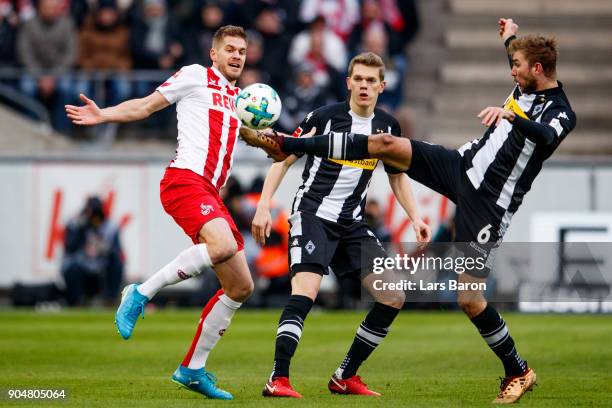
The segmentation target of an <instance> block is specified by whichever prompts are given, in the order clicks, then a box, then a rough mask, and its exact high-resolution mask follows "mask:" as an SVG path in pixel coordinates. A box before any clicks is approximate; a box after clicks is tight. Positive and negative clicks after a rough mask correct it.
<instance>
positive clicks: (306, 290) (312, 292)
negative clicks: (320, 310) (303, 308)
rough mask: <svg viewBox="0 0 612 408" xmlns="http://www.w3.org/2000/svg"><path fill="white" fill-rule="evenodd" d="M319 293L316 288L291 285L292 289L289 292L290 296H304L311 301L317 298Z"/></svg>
mask: <svg viewBox="0 0 612 408" xmlns="http://www.w3.org/2000/svg"><path fill="white" fill-rule="evenodd" d="M318 293H319V288H318V287H313V286H308V285H293V289H292V290H291V295H299V296H306V297H308V298H310V299H312V301H314V300H315V299H316V298H317V294H318Z"/></svg>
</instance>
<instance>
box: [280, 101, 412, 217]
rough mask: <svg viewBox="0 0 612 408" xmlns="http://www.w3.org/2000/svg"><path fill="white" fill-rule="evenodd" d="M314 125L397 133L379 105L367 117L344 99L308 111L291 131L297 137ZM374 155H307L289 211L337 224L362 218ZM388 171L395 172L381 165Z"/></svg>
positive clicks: (324, 128) (323, 130) (335, 129)
mask: <svg viewBox="0 0 612 408" xmlns="http://www.w3.org/2000/svg"><path fill="white" fill-rule="evenodd" d="M313 127H316V129H317V134H327V133H329V132H330V131H331V132H353V133H360V134H364V135H370V134H373V133H391V134H392V135H395V136H401V129H400V126H399V124H398V122H397V120H395V118H394V117H393V116H391V115H389V114H388V113H386V112H384V111H383V110H381V109H374V113H373V114H372V115H371V116H370V117H367V118H364V117H361V116H358V115H357V114H355V113H354V112H353V111H352V110H351V109H350V106H349V103H348V101H344V102H339V103H335V104H331V105H327V106H324V107H321V108H319V109H316V110H314V111H313V112H310V113H309V114H308V115H306V117H305V118H304V120H303V121H302V123H301V124H300V126H299V127H298V128H297V129H296V130H295V132H294V133H293V135H294V136H296V137H299V136H301V135H303V134H306V133H308V132H309V131H310V130H311V129H312V128H313ZM377 163H378V159H362V160H351V161H347V160H336V159H325V158H321V157H315V156H312V155H309V156H308V157H307V159H306V165H305V166H304V171H303V173H302V185H301V186H300V187H299V188H298V191H297V194H296V196H295V199H294V201H293V206H292V213H296V212H298V211H299V212H305V213H310V214H314V215H316V216H317V217H319V218H323V219H325V220H328V221H332V222H338V223H341V224H351V223H353V222H354V221H359V220H362V218H363V209H364V207H365V201H366V194H367V189H368V185H369V184H370V179H371V177H372V172H373V171H374V168H375V167H376V165H377ZM385 169H386V170H387V171H388V172H390V173H397V171H394V170H393V169H392V168H389V167H387V166H385Z"/></svg>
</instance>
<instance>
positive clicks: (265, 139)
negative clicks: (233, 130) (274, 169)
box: [240, 126, 289, 161]
mask: <svg viewBox="0 0 612 408" xmlns="http://www.w3.org/2000/svg"><path fill="white" fill-rule="evenodd" d="M240 137H241V138H242V140H244V141H245V142H246V144H248V145H249V146H253V147H259V148H261V149H263V150H264V151H265V152H266V153H267V154H268V156H269V157H271V158H272V159H273V160H274V161H283V160H285V159H286V158H287V157H288V155H287V153H285V152H283V150H282V146H283V138H284V137H289V136H287V135H285V134H283V133H278V132H276V131H273V130H260V131H257V130H253V129H249V128H248V127H246V126H241V127H240Z"/></svg>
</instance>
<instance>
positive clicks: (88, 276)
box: [61, 197, 124, 306]
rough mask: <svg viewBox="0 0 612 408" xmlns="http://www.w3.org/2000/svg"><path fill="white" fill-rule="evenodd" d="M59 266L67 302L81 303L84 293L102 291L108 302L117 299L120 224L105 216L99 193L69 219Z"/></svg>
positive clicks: (120, 272)
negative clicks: (77, 213)
mask: <svg viewBox="0 0 612 408" xmlns="http://www.w3.org/2000/svg"><path fill="white" fill-rule="evenodd" d="M61 268H62V269H61V273H62V276H63V277H64V280H65V282H66V300H67V301H68V304H69V305H70V306H79V305H81V304H82V302H83V298H84V295H88V296H92V295H95V294H98V293H102V294H103V297H104V300H105V302H106V303H107V304H108V305H112V303H113V302H114V301H115V300H116V299H117V295H118V294H119V286H120V284H121V280H122V278H123V270H124V262H123V257H122V252H121V244H120V241H119V227H118V226H117V224H115V223H114V222H112V221H111V220H109V219H108V218H107V215H106V214H105V213H104V206H103V204H102V201H101V200H100V199H99V198H98V197H89V198H88V199H87V202H86V203H85V207H84V208H83V210H82V211H81V213H80V214H79V216H78V217H76V218H74V219H72V220H70V221H69V222H68V225H67V226H66V231H65V253H64V258H63V259H62V267H61Z"/></svg>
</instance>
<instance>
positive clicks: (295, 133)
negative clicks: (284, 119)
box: [292, 126, 304, 137]
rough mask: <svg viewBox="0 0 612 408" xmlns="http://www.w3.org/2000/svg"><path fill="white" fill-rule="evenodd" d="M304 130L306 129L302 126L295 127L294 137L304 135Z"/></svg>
mask: <svg viewBox="0 0 612 408" xmlns="http://www.w3.org/2000/svg"><path fill="white" fill-rule="evenodd" d="M303 131H304V129H302V127H301V126H298V128H297V129H295V131H294V132H293V135H292V136H293V137H300V136H302V132H303Z"/></svg>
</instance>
